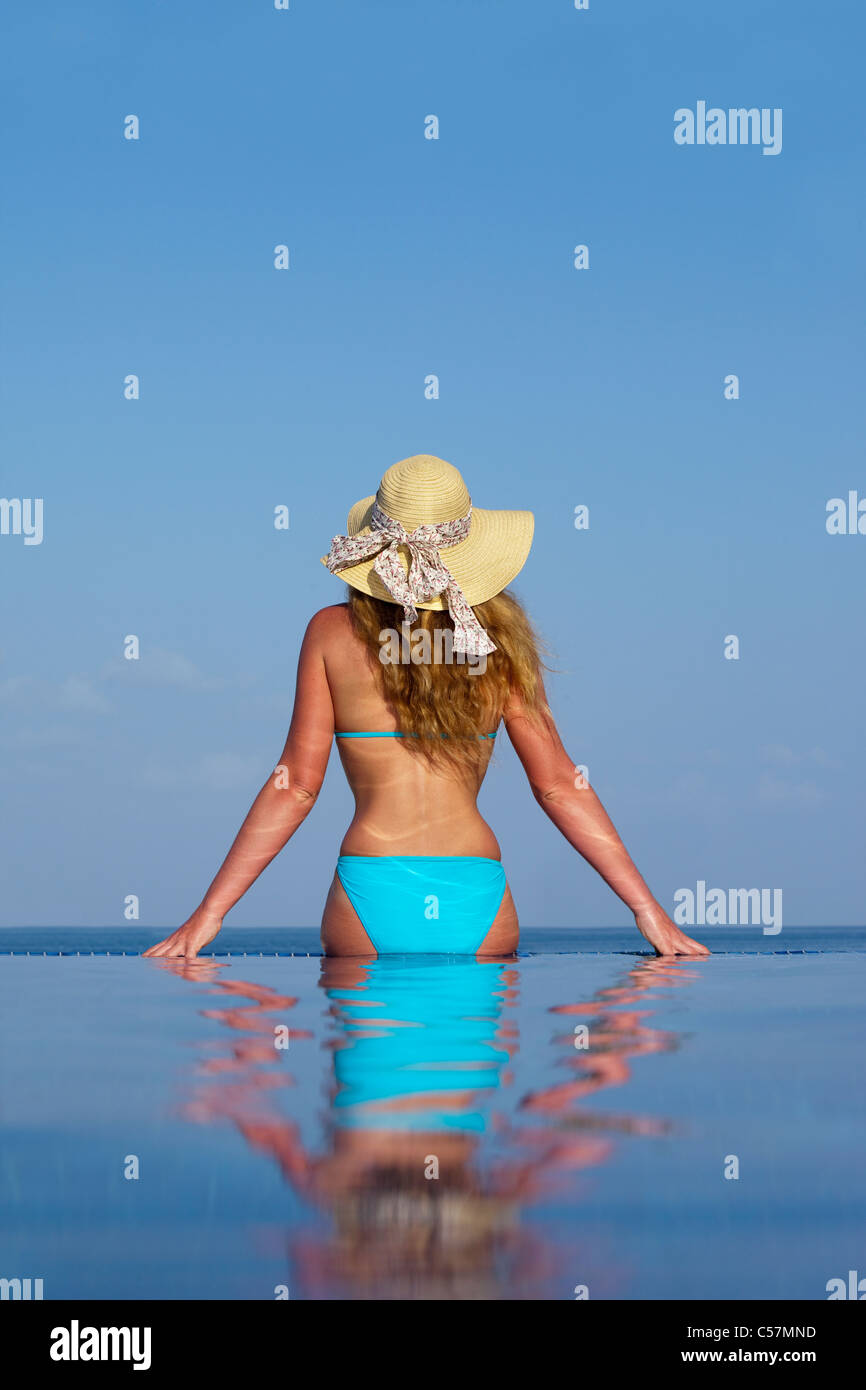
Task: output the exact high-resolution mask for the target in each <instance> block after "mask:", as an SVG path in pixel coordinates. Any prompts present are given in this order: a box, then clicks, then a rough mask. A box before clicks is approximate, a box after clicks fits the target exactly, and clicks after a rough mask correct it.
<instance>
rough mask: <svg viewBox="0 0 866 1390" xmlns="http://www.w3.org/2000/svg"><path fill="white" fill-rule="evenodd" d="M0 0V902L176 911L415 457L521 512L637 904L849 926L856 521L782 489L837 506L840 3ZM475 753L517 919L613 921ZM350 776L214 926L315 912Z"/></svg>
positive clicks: (555, 693)
mask: <svg viewBox="0 0 866 1390" xmlns="http://www.w3.org/2000/svg"><path fill="white" fill-rule="evenodd" d="M16 8H17V13H15V14H14V15H10V16H7V17H6V19H5V21H4V30H5V36H4V37H5V41H4V43H3V46H2V48H3V56H2V58H0V62H2V66H3V78H4V82H3V87H4V89H5V96H4V98H3V101H4V103H5V107H6V110H5V112H4V117H5V119H4V122H3V124H4V128H5V129H6V132H7V133H6V139H5V149H4V166H5V176H4V181H5V189H4V193H5V196H4V200H3V202H4V217H3V230H2V237H3V259H4V265H5V268H6V275H5V280H6V284H5V290H4V302H5V308H4V314H3V329H2V421H3V423H2V428H3V435H4V438H3V450H2V455H3V462H2V466H0V467H2V471H0V496H4V497H7V498H35V497H41V498H43V499H44V539H43V541H42V544H41V545H38V546H25V545H24V544H23V538H22V537H21V536H15V535H0V574H2V583H0V767H2V780H3V782H4V784H5V786H4V796H3V799H2V800H3V811H2V815H3V839H2V843H3V848H2V850H0V854H2V860H3V861H5V862H4V863H3V864H2V868H3V878H4V879H5V888H4V893H3V900H2V908H0V911H2V922H3V923H4V924H7V925H14V924H18V923H20V924H29V925H40V924H60V923H69V924H81V923H88V924H90V923H92V924H112V923H120V922H122V920H123V917H122V912H123V902H124V898H125V897H126V895H127V894H137V895H138V896H139V898H140V902H141V921H142V922H147V923H153V924H154V925H157V926H166V927H168V926H173V925H175V924H177V923H178V922H180V921H182V920H183V919H184V918H185V917H186V916H187V915H188V913H189V912H190V911H191V910H192V909H193V908H194V907H195V905H196V904H197V903H198V901H199V899H200V897H201V894H202V892H203V891H204V889H205V887H206V885H207V883H208V882H209V881H210V878H211V877H212V874H213V872H214V871H215V869H216V867H217V866H218V864H219V861H220V859H221V858H222V855H223V853H224V851H225V849H226V848H227V847H228V844H229V843H230V841H231V839H232V837H233V835H234V833H235V831H236V829H237V826H238V825H239V824H240V821H241V819H242V818H243V815H244V814H245V811H246V809H247V806H248V804H249V802H250V801H251V800H252V797H253V796H254V794H255V792H256V791H257V789H258V787H259V786H260V784H261V782H262V781H263V780H264V778H265V776H266V775H267V773H268V771H269V769H270V767H271V766H272V765H273V762H274V761H275V759H276V756H277V754H278V753H279V751H280V748H281V747H282V742H283V739H284V736H285V730H286V727H287V724H288V719H289V717H290V713H291V702H292V691H293V682H294V670H295V661H296V656H297V649H298V644H299V641H300V638H301V636H302V634H303V630H304V626H305V624H306V621H307V619H308V617H309V615H310V613H311V612H313V611H314V610H315V609H316V608H318V607H320V606H322V605H324V604H326V603H330V602H335V601H338V600H339V599H340V598H341V596H342V592H343V589H342V585H341V584H340V583H339V581H337V580H335V579H334V578H332V577H331V576H329V575H328V574H327V573H326V572H325V571H324V569H323V568H322V567H321V566H320V565H319V563H318V556H319V555H321V554H322V553H323V552H324V550H325V549H327V545H328V542H329V540H330V537H331V536H332V535H333V534H334V532H335V531H338V530H341V529H342V528H343V526H344V524H345V515H346V512H347V511H348V508H349V506H350V505H351V504H352V503H353V502H354V501H355V500H356V499H357V498H358V497H361V496H364V495H367V494H369V493H371V492H373V491H374V490H375V487H376V484H377V482H378V479H379V477H380V476H381V474H382V472H383V471H384V470H385V468H387V467H388V466H389V465H390V464H391V463H393V462H395V461H396V460H398V459H401V458H404V457H406V456H407V455H410V454H413V453H433V454H437V455H439V456H441V457H443V458H446V459H448V460H449V461H451V462H452V463H454V464H455V465H456V466H457V467H459V468H460V469H461V471H462V472H463V473H464V475H465V477H466V480H467V482H468V485H469V487H470V490H471V492H472V495H473V499H474V500H475V501H476V503H477V504H478V505H480V506H484V507H490V506H493V507H496V506H502V507H529V508H531V509H532V510H533V511H534V512H535V515H536V527H537V529H536V542H535V546H534V549H533V553H532V555H531V557H530V561H529V563H528V565H527V567H526V569H525V571H524V572H523V574H522V575H521V577H520V580H519V582H518V584H517V585H516V589H517V592H518V593H519V595H520V596H521V597H522V598H523V599H524V601H525V602H526V604H527V605H528V607H529V608H530V610H531V611H532V613H533V614H534V616H535V619H536V621H537V623H538V625H539V627H540V628H541V630H542V631H543V632H544V634H545V635H546V637H547V639H548V641H549V643H550V645H551V647H552V649H553V657H552V662H553V664H554V665H555V667H556V672H555V674H553V675H551V677H550V681H549V687H550V693H551V698H552V702H553V705H554V709H555V712H556V714H557V716H558V719H559V722H560V726H561V729H562V732H563V736H564V738H565V741H566V745H567V747H568V748H569V750H570V752H571V753H572V755H573V757H574V759H575V761H576V762H580V763H585V764H587V765H588V766H589V770H590V776H591V778H592V781H593V783H594V785H595V786H596V789H597V790H598V792H599V794H600V795H601V797H602V799H603V801H604V802H605V804H606V805H607V807H608V809H609V811H610V813H611V814H612V816H613V818H614V821H615V823H616V824H617V825H618V827H619V828H620V830H621V832H622V834H623V836H624V838H625V840H626V843H627V844H628V846H629V848H630V850H631V852H632V854H633V857H634V858H635V860H636V862H637V863H638V865H639V867H641V869H642V870H643V871H644V873H645V876H646V877H647V878H648V880H649V881H650V884H651V886H652V887H653V890H654V891H655V893H656V894H657V896H658V897H659V898H660V900H661V901H662V902H663V903H665V905H666V906H668V907H669V908H670V907H672V904H673V894H674V892H675V891H676V890H677V889H678V888H681V887H689V886H691V887H694V885H695V884H696V882H697V881H698V880H699V879H702V880H705V881H706V882H707V883H708V884H710V885H711V886H718V887H723V888H726V889H727V888H729V887H746V888H748V887H764V888H773V889H775V888H781V889H782V890H783V893H784V919H785V921H786V922H787V923H788V924H789V925H795V924H839V925H848V924H856V923H862V922H863V920H864V919H863V906H862V904H863V897H864V887H866V884H864V869H863V855H862V831H861V822H862V807H863V791H862V787H863V777H864V771H866V768H864V762H866V759H864V751H866V750H864V743H866V740H864V723H863V718H862V689H863V676H864V669H863V668H864V656H863V643H862V626H863V624H862V605H863V580H862V576H863V567H864V558H866V536H863V535H855V536H851V535H848V536H830V535H828V534H827V531H826V528H825V508H826V503H827V501H828V499H830V498H833V497H847V494H848V492H849V490H852V489H853V490H859V495H860V496H864V497H866V469H864V464H863V446H862V440H861V415H862V411H861V406H860V403H861V399H862V394H863V393H862V381H863V374H864V352H863V347H864V329H863V317H864V316H863V298H864V296H863V268H862V240H863V228H864V192H863V180H862V167H863V153H864V151H863V133H862V110H861V107H862V99H861V72H860V59H859V53H860V52H861V51H862V43H863V39H864V30H866V22H864V19H863V16H862V15H861V14H860V13H859V12H857V11H856V10H855V8H854V7H853V6H848V7H841V6H838V7H831V8H830V9H829V10H827V9H826V8H825V9H822V10H816V8H815V7H814V5H813V4H806V3H801V2H800V0H794V3H791V0H787V3H781V0H780V3H755V0H749V3H745V0H743V2H742V3H738V2H737V0H734V2H733V3H730V4H728V5H726V6H724V7H718V6H710V5H704V4H695V3H694V0H688V3H687V2H686V0H673V3H668V4H666V5H665V6H664V7H658V6H648V5H646V4H639V3H637V0H629V3H619V4H616V5H613V4H610V3H603V0H591V4H590V9H589V11H587V12H585V13H581V12H577V11H575V10H574V9H573V7H572V6H571V4H569V3H567V0H557V2H556V3H554V2H553V0H536V3H533V4H528V3H514V0H497V3H493V0H491V2H490V3H483V2H482V0H479V3H473V4H467V3H465V0H460V3H450V2H449V3H436V4H421V3H414V2H413V0H402V3H377V2H376V0H369V2H368V3H365V4H364V5H358V4H357V3H349V0H345V2H344V3H329V0H316V3H313V0H292V5H291V8H290V10H289V11H288V12H277V11H275V10H274V9H273V6H272V4H271V3H270V0H244V3H241V2H240V0H238V2H237V3H228V0H221V2H220V0H217V2H216V3H205V2H204V0H187V3H184V4H182V5H180V4H170V3H167V0H164V2H163V3H149V4H147V5H141V4H137V3H130V0H111V3H108V0H106V3H93V2H92V0H82V3H81V4H79V5H76V6H74V7H71V6H68V5H65V4H60V3H47V4H42V5H39V6H33V7H25V6H18V7H16ZM701 100H705V101H707V103H708V104H709V105H710V106H714V105H715V106H718V107H721V108H723V109H727V108H729V107H739V106H746V107H752V106H754V107H758V108H772V109H775V108H781V109H782V111H783V148H782V151H781V153H780V154H779V155H777V156H774V157H767V156H764V155H763V154H762V152H761V149H760V147H754V146H724V147H710V146H703V147H699V146H691V147H682V146H678V145H676V144H675V143H674V140H673V130H674V112H675V111H676V110H677V109H678V108H681V107H691V108H692V109H694V108H695V107H696V103H697V102H698V101H701ZM129 114H135V115H137V116H138V117H139V119H140V139H139V140H137V141H129V140H125V139H124V138H123V122H124V118H125V117H126V116H127V115H129ZM430 114H435V115H436V116H438V118H439V122H440V131H439V135H440V138H439V139H438V140H435V141H434V140H426V139H425V138H424V120H425V117H426V116H428V115H430ZM282 243H285V244H287V245H288V246H289V248H290V254H291V269H290V270H288V271H285V272H281V271H277V270H275V269H274V267H273V255H274V247H275V246H276V245H278V244H282ZM577 244H586V245H587V246H588V247H589V253H590V265H589V269H588V270H584V271H577V270H575V269H574V267H573V248H574V247H575V246H576V245H577ZM129 373H135V374H137V375H138V376H139V378H140V382H141V397H140V399H139V400H136V401H129V400H126V399H124V394H123V385H124V378H125V377H126V376H127V375H128V374H129ZM430 373H435V374H436V375H437V376H438V377H439V380H440V396H439V399H438V400H434V401H431V400H427V399H425V396H424V381H425V377H426V376H427V375H428V374H430ZM728 373H736V374H737V375H738V377H739V380H740V398H739V399H738V400H736V401H730V400H725V398H724V394H723V387H724V378H725V376H726V375H727V374H728ZM281 503H282V504H285V505H287V506H288V507H289V508H290V513H291V526H290V529H289V530H288V531H287V532H277V531H275V530H274V528H273V524H272V515H273V509H274V507H275V506H276V505H278V504H281ZM578 504H586V505H587V506H588V507H589V508H590V526H589V529H588V530H586V531H576V530H575V528H574V525H573V515H574V508H575V506H576V505H578ZM130 633H134V634H136V635H137V636H138V637H139V639H140V641H141V650H142V659H141V661H139V662H137V663H130V662H125V661H124V660H123V658H122V643H123V639H124V637H125V636H126V635H127V634H130ZM731 633H733V634H736V635H737V636H738V637H739V639H740V659H739V660H738V661H727V660H725V659H724V655H723V644H724V639H725V637H726V636H727V635H728V634H731ZM500 742H501V743H502V745H503V746H502V747H501V749H498V750H497V765H496V766H495V767H494V769H493V770H492V771H491V773H490V774H489V777H488V781H487V784H486V786H485V788H484V790H483V792H482V799H481V807H482V811H483V812H484V813H485V814H486V815H487V816H488V818H489V819H490V821H491V823H492V824H493V827H494V829H495V830H496V832H497V834H498V835H499V838H500V841H501V844H502V849H503V858H504V860H505V863H506V868H507V871H508V874H509V878H510V880H511V883H512V888H513V891H514V894H515V898H516V901H517V904H518V909H519V911H520V914H521V918H522V920H523V922H524V923H525V924H526V925H539V926H540V925H546V926H559V925H561V926H571V925H604V924H614V923H617V924H619V923H624V922H625V921H626V920H627V914H626V912H625V909H624V908H623V907H622V905H621V904H620V903H619V902H618V901H617V900H616V899H615V898H614V897H613V896H612V895H611V894H610V893H609V891H608V890H607V889H606V888H605V886H604V884H603V883H601V881H600V880H597V879H596V878H595V876H594V875H593V874H592V871H591V870H589V869H588V868H586V867H585V866H584V865H583V863H582V861H580V860H579V858H578V857H577V856H576V855H575V854H574V852H573V851H572V850H570V849H569V847H568V845H567V844H566V843H565V841H564V840H561V839H560V838H559V837H558V835H557V832H556V831H555V830H554V829H553V827H552V826H550V825H549V824H548V823H547V822H546V821H545V819H544V817H543V816H542V814H541V813H540V811H539V810H538V808H537V807H536V805H535V803H534V801H533V800H532V798H531V796H530V794H529V791H528V788H527V786H526V783H525V780H524V779H523V774H522V772H521V770H520V767H519V765H518V764H517V763H516V760H515V758H514V755H513V753H512V752H511V750H510V749H509V748H508V746H507V742H506V741H505V740H501V741H500ZM350 806H351V798H350V796H349V793H348V791H347V789H346V787H345V785H344V783H343V780H342V773H341V771H340V768H339V764H338V763H337V761H336V759H334V762H333V763H332V767H331V769H330V772H329V776H328V779H327V783H326V788H325V791H324V793H323V795H322V797H321V799H320V802H319V804H318V806H317V807H316V809H315V811H314V813H313V815H312V816H311V818H310V819H309V820H308V822H307V823H306V824H305V826H304V827H303V828H302V830H301V831H300V832H299V835H298V837H297V838H296V840H295V841H293V842H292V843H291V844H290V845H289V846H288V848H287V849H286V850H285V851H284V853H283V855H282V856H281V858H280V859H279V860H278V861H277V863H276V864H275V865H273V866H272V867H271V869H270V870H269V871H268V872H267V873H266V874H265V876H264V877H263V878H262V880H261V881H260V882H259V883H258V884H257V885H256V886H255V887H254V888H253V889H252V890H251V892H250V893H249V894H248V895H247V897H246V898H245V899H244V900H243V901H242V903H241V904H240V905H239V906H238V908H236V909H235V911H234V913H233V914H232V915H231V917H230V918H229V921H231V922H232V923H235V924H237V925H243V924H246V923H249V924H261V925H279V924H281V923H285V924H286V925H292V926H302V925H315V924H317V923H318V920H319V917H320V914H321V906H322V902H323V899H324V894H325V891H326V888H327V884H328V881H329V879H330V875H331V872H332V870H333V864H334V860H335V857H336V853H337V847H338V845H339V841H340V838H341V836H342V833H343V829H344V827H345V825H346V824H347V822H348V819H349V817H350Z"/></svg>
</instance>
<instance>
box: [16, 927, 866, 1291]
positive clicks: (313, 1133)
mask: <svg viewBox="0 0 866 1390" xmlns="http://www.w3.org/2000/svg"><path fill="white" fill-rule="evenodd" d="M278 935H279V934H276V933H273V934H270V933H267V934H263V933H258V934H255V933H252V932H247V933H244V932H237V931H236V932H235V933H234V935H233V937H231V940H232V941H233V942H234V941H237V939H238V938H239V937H240V938H243V939H244V940H245V941H248V942H249V945H250V948H251V951H252V953H251V954H250V953H248V954H247V956H246V958H244V957H243V956H242V955H240V956H239V955H232V956H228V957H213V958H206V959H203V960H200V961H197V962H192V963H190V964H188V965H183V964H180V963H165V962H159V961H144V960H141V959H138V958H136V957H135V956H132V955H127V956H126V957H123V956H121V955H93V956H90V955H82V956H80V957H78V956H75V955H73V956H71V957H70V956H68V955H63V956H59V955H47V956H42V955H34V954H31V955H30V956H27V955H25V954H12V955H4V956H3V957H2V959H0V1016H2V1025H0V1026H2V1074H0V1093H2V1126H3V1127H2V1133H0V1182H2V1228H3V1230H4V1232H5V1236H4V1240H3V1247H2V1256H0V1261H2V1268H0V1277H5V1278H30V1279H37V1278H41V1279H42V1280H43V1289H44V1297H45V1298H46V1299H53V1298H85V1299H86V1298H107V1297H113V1298H123V1299H137V1298H167V1299H191V1298H207V1299H274V1298H276V1297H290V1298H292V1299H310V1298H319V1299H321V1298H326V1299H330V1298H333V1299H358V1298H364V1299H366V1298H369V1299H410V1298H412V1299H499V1298H508V1299H573V1298H575V1297H577V1296H588V1297H589V1298H591V1299H611V1298H612V1299H636V1298H642V1299H645V1298H654V1299H672V1298H699V1299H713V1298H733V1299H738V1298H743V1299H764V1298H784V1299H790V1298H809V1299H826V1297H827V1292H826V1286H827V1283H828V1281H829V1280H831V1279H834V1278H843V1279H847V1276H848V1271H849V1270H852V1269H856V1270H860V1271H861V1272H862V1273H866V1199H864V1194H863V1181H862V1175H863V1160H864V1154H866V1110H864V1090H866V1083H864V1070H863V1065H862V1059H863V1056H864V1051H866V1049H864V1043H866V1023H864V1010H863V1002H862V1001H863V998H864V987H866V935H864V934H863V933H859V934H857V933H850V932H849V933H846V934H844V936H843V937H841V938H840V936H839V934H836V936H835V937H834V936H833V935H832V934H829V933H818V932H812V933H806V934H805V935H801V938H800V943H801V944H800V947H799V948H797V947H796V944H795V943H796V933H792V932H786V933H785V941H784V943H782V942H779V941H778V940H777V939H773V938H770V939H767V938H763V939H762V938H761V937H760V936H758V937H757V938H756V940H753V941H751V942H750V946H749V950H748V951H747V950H745V949H742V950H740V949H737V947H736V945H735V944H734V941H733V939H732V937H731V934H730V933H729V934H728V936H727V937H724V939H723V940H722V941H721V946H720V949H721V950H722V951H724V952H725V953H724V954H719V955H715V956H713V957H712V958H711V959H709V960H707V961H700V962H697V963H686V962H661V961H657V960H655V959H654V958H653V957H651V956H649V955H641V954H638V953H635V940H634V938H633V937H621V936H619V935H618V934H616V933H612V932H605V933H601V932H599V933H595V934H594V935H593V936H592V937H590V935H589V934H583V933H570V934H565V933H562V934H557V933H547V934H545V935H544V936H541V935H539V934H535V945H536V947H537V948H538V949H537V953H532V954H524V955H522V956H521V957H519V958H518V959H517V960H514V961H509V962H504V963H495V962H476V961H474V960H470V959H463V960H461V959H459V958H451V959H442V958H438V959H437V958H433V957H426V958H419V959H411V958H406V957H393V958H390V959H388V958H383V959H382V960H380V961H372V962H366V963H365V962H359V961H327V960H323V959H322V958H321V957H317V956H313V955H311V956H309V957H308V956H307V955H306V954H305V953H303V945H304V941H305V940H306V941H307V943H308V945H309V947H310V949H311V950H315V949H317V942H316V938H315V936H314V935H313V934H310V935H309V936H308V937H306V938H303V937H301V934H299V933H293V934H292V942H293V948H297V949H298V950H300V951H301V952H302V953H301V954H300V955H295V956H294V957H291V956H273V955H271V956H268V955H262V956H258V955H256V954H255V951H254V950H253V947H254V945H255V944H259V943H260V942H261V941H262V940H265V939H266V938H267V939H268V940H269V939H270V938H271V937H272V936H278ZM704 935H705V937H706V938H707V940H708V942H709V944H711V945H713V946H717V945H718V944H719V939H720V937H721V936H723V934H721V933H715V934H713V933H704ZM713 935H715V939H713V940H710V937H711V936H713ZM38 936H39V934H38V933H31V935H30V937H28V941H29V943H30V945H32V946H33V949H34V950H35V949H37V948H38V949H40V950H41V949H43V948H42V947H41V946H39V941H38ZM528 936H529V938H530V944H532V940H531V939H532V936H533V934H528ZM228 937H229V934H228V933H226V938H228ZM551 937H553V938H554V939H555V944H559V942H561V943H562V945H561V949H560V950H559V951H557V952H556V953H554V952H553V950H552V949H550V945H551V940H550V939H551ZM10 938H13V947H10V944H9V939H10ZM69 938H70V939H72V938H74V940H76V941H79V942H82V941H83V942H84V945H85V949H88V950H89V949H93V947H92V945H91V946H87V944H86V943H87V938H86V934H84V933H82V932H77V933H74V932H72V931H71V930H70V932H69ZM299 938H300V940H299ZM43 939H45V938H43ZM148 939H153V936H152V934H150V935H149V936H148ZM282 939H283V940H284V941H285V940H286V939H287V938H286V934H285V933H283V934H282ZM51 940H52V941H53V940H54V938H51ZM125 940H128V938H125ZM221 940H223V938H221ZM599 940H600V941H601V945H599V944H598V941H599ZM23 941H24V936H23V935H22V936H19V937H18V939H17V947H18V949H20V947H21V943H22V942H23ZM542 943H544V944H546V946H547V949H545V950H542V949H540V946H541V944H542ZM816 943H817V945H816ZM840 943H841V944H840ZM638 944H640V943H638ZM0 947H2V948H3V949H5V950H7V951H8V950H10V949H14V948H15V933H14V932H11V931H7V932H4V933H3V934H2V940H0ZM140 948H141V947H140V944H137V945H136V944H133V945H132V946H131V947H130V949H140ZM47 949H57V947H56V944H55V945H53V946H51V947H49V948H47ZM785 949H790V950H793V951H794V953H793V954H781V953H777V952H782V951H784V950H785ZM618 952H622V954H618ZM626 952H631V953H630V954H626Z"/></svg>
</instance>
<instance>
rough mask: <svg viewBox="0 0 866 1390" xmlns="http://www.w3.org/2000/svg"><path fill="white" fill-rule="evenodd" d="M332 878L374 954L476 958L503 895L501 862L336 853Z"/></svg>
mask: <svg viewBox="0 0 866 1390" xmlns="http://www.w3.org/2000/svg"><path fill="white" fill-rule="evenodd" d="M337 875H338V877H339V880H340V882H341V883H342V885H343V887H344V888H345V890H346V893H347V894H348V897H349V901H350V902H351V904H352V906H353V907H354V909H355V911H356V912H357V914H358V917H359V919H360V921H361V925H362V926H363V928H364V930H365V931H366V933H367V935H368V936H369V938H370V940H371V941H372V943H373V946H374V947H375V949H376V951H377V953H378V954H379V955H404V954H406V953H408V952H412V953H413V954H414V953H415V952H423V953H424V954H426V955H431V954H435V955H439V954H446V955H458V956H465V955H474V954H475V952H476V951H477V950H478V948H479V946H480V945H481V943H482V942H483V940H484V938H485V936H486V935H487V933H488V931H489V930H490V928H491V926H492V925H493V922H494V919H495V917H496V914H497V912H498V911H499V905H500V903H501V902H502V899H503V896H504V894H505V870H504V869H503V867H502V865H501V863H500V862H499V860H498V859H480V858H474V857H470V856H468V855H464V856H455V857H453V858H451V857H446V856H442V855H395V856H391V855H383V856H378V855H375V856H374V855H370V856H368V855H358V854H341V855H340V857H339V859H338V860H337Z"/></svg>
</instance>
